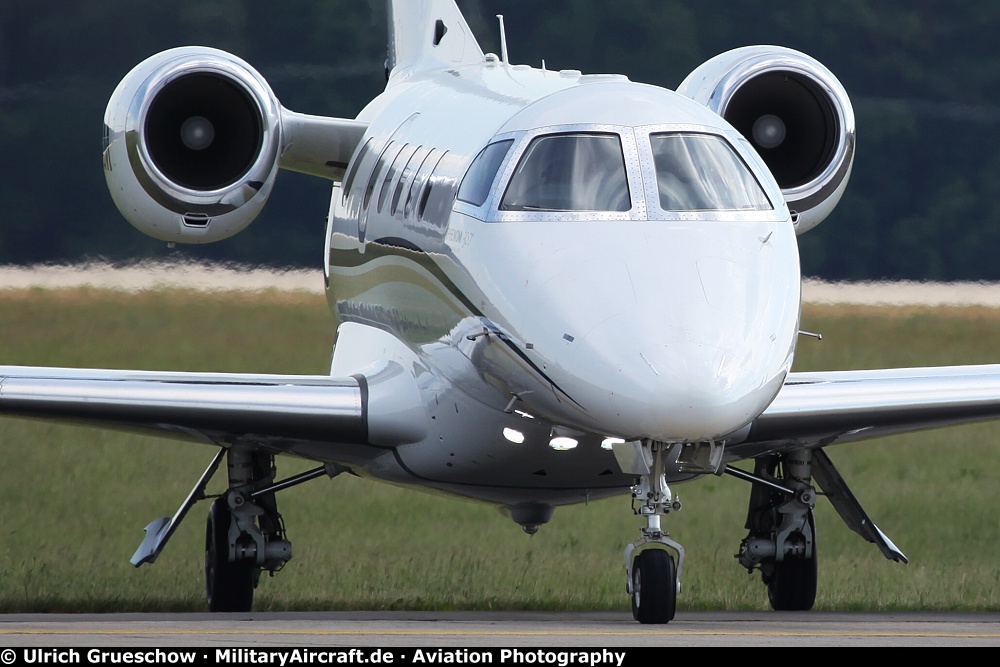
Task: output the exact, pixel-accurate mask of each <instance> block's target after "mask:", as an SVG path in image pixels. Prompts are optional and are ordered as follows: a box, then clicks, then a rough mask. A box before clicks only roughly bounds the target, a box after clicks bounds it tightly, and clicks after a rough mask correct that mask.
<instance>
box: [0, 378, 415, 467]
mask: <svg viewBox="0 0 1000 667" xmlns="http://www.w3.org/2000/svg"><path fill="white" fill-rule="evenodd" d="M0 414H5V415H12V416H20V417H29V418H38V419H46V420H53V419H55V420H61V421H69V422H84V423H91V424H99V425H104V426H109V427H114V428H120V429H124V430H132V431H139V432H150V431H152V432H155V433H158V434H160V435H166V436H171V437H177V438H183V439H189V440H195V441H198V442H203V443H207V444H218V445H224V446H232V445H250V446H255V447H264V448H268V449H271V450H273V451H294V452H296V453H300V454H305V455H307V456H308V457H309V458H315V459H317V460H325V461H338V460H339V461H344V460H355V461H358V460H363V459H365V458H370V456H371V455H373V454H374V453H375V451H373V450H375V448H379V447H386V446H393V445H398V444H403V443H407V442H415V441H417V440H419V439H421V438H422V437H423V436H424V435H425V433H426V416H424V415H425V413H424V410H423V407H422V406H421V405H420V402H419V393H418V392H417V389H416V386H415V384H414V382H413V378H412V376H411V375H409V373H407V372H406V371H404V370H403V369H402V367H400V366H399V365H398V364H394V363H389V364H385V365H383V367H382V368H381V369H379V370H378V371H377V372H373V373H372V374H370V375H355V376H352V377H349V378H339V379H338V378H330V377H325V376H309V375H252V374H235V373H234V374H224V373H167V372H155V371H122V370H101V369H72V368H42V367H28V366H2V367H0Z"/></svg>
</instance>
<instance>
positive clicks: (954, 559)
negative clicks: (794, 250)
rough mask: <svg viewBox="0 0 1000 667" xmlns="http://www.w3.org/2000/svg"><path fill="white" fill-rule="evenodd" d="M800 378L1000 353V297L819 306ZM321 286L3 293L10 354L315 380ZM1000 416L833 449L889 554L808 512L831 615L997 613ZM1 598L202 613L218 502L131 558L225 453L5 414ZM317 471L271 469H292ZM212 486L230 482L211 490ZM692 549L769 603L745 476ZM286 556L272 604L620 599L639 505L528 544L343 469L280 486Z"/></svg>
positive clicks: (674, 526)
mask: <svg viewBox="0 0 1000 667" xmlns="http://www.w3.org/2000/svg"><path fill="white" fill-rule="evenodd" d="M802 326H803V329H806V330H809V331H819V332H821V333H823V334H824V340H823V341H822V342H817V341H815V340H813V339H806V338H804V339H802V340H801V342H800V346H799V356H798V363H797V368H798V369H799V370H810V369H812V370H815V369H836V368H866V367H867V368H872V367H888V366H913V365H938V364H957V363H991V362H997V361H1000V309H985V308H935V309H919V308H906V309H901V308H896V309H871V308H859V307H834V306H824V307H811V308H808V309H807V311H806V313H805V315H804V318H803V323H802ZM331 341H332V331H331V328H330V320H329V317H328V315H327V312H326V307H325V303H324V301H323V298H322V297H321V296H315V295H310V294H305V293H288V292H264V293H258V294H247V293H230V292H223V293H213V294H196V293H194V292H185V291H151V292H143V293H139V294H124V293H121V292H112V291H102V290H95V289H86V288H83V289H66V290H39V289H29V290H9V291H2V292H0V344H2V353H0V364H26V365H66V366H84V367H86V366H93V367H120V368H151V369H172V370H216V371H248V372H279V373H314V372H322V371H323V369H324V368H326V367H327V366H328V363H329V350H330V345H331ZM998 448H1000V424H997V423H994V424H987V425H977V426H967V427H961V428H954V429H946V430H939V431H932V432H927V433H921V434H915V435H910V436H906V437H900V438H891V439H884V440H877V441H871V442H866V443H859V444H854V445H845V446H841V447H834V448H832V449H831V450H830V454H831V457H832V458H833V459H834V461H835V462H836V463H837V464H838V467H839V468H840V470H841V472H842V474H843V475H844V477H845V478H846V479H847V480H848V482H849V483H850V484H851V486H852V488H853V490H854V491H855V493H856V495H857V496H858V497H859V498H860V499H861V501H862V502H863V503H864V505H865V507H866V508H867V509H868V511H869V513H870V514H871V515H872V517H873V518H874V519H875V521H876V522H877V523H878V524H879V526H880V527H881V528H882V529H883V530H884V531H885V532H886V533H887V534H888V535H889V536H890V537H891V538H892V539H893V541H894V542H895V543H896V544H897V546H899V547H900V548H901V549H902V550H903V551H904V553H906V554H907V556H908V557H909V558H910V561H911V562H910V564H909V565H906V566H904V565H898V564H895V563H891V562H888V561H886V560H885V559H883V558H882V556H881V555H880V554H879V552H878V551H877V549H876V548H875V547H874V546H872V545H869V544H867V543H865V542H864V541H863V540H861V538H859V537H857V536H856V535H855V534H854V533H852V532H850V531H849V530H848V529H847V528H846V527H844V526H843V525H842V523H841V522H840V519H839V517H837V516H836V514H835V513H834V511H833V510H832V508H831V507H830V506H829V504H828V503H826V502H825V501H824V500H822V499H821V500H820V504H819V507H818V510H817V523H818V540H817V542H818V547H819V558H820V592H819V595H818V599H817V604H816V607H817V608H820V609H969V610H994V611H996V610H1000V562H998V559H997V556H996V549H997V547H998V546H1000V513H998V512H997V509H996V508H997V507H998V506H1000V463H998V457H997V450H998ZM0 452H2V453H3V459H2V463H0V535H2V536H3V540H2V543H0V558H2V561H3V563H4V567H3V576H2V577H0V611H5V612H13V611H85V610H96V611H142V610H200V609H203V608H204V601H203V574H202V563H203V560H202V559H203V539H204V538H203V536H204V514H205V512H206V511H207V504H205V503H202V504H200V505H198V506H196V507H195V509H194V511H193V512H192V514H191V515H190V516H189V517H188V520H187V521H186V522H185V523H184V524H183V525H182V526H181V528H180V529H179V531H178V533H177V534H176V535H175V536H174V538H173V540H172V541H171V543H170V544H169V545H168V546H167V548H166V550H165V551H164V552H163V554H162V555H161V556H160V559H159V560H158V562H157V563H156V564H155V565H153V566H151V567H150V566H144V567H143V568H141V569H138V570H136V569H134V568H132V566H131V565H129V563H128V559H129V557H130V556H131V555H132V552H133V551H134V550H135V547H136V546H138V544H139V542H140V541H141V539H142V536H143V533H142V527H143V526H145V525H146V523H147V522H148V521H150V520H151V519H153V518H155V517H158V516H166V515H169V514H171V513H172V512H173V511H174V509H175V508H176V506H177V504H178V503H179V502H180V501H181V499H182V498H183V497H184V496H185V494H186V493H187V492H188V491H189V489H190V487H191V485H192V484H193V483H194V481H195V479H196V478H197V477H198V475H199V474H200V473H201V471H202V470H203V469H204V467H205V465H207V463H208V461H209V459H210V458H211V457H212V454H213V450H211V449H209V448H207V447H201V446H199V445H193V444H187V443H179V442H173V441H170V440H161V439H153V438H146V437H139V436H133V435H128V434H121V433H116V432H109V431H102V430H96V429H86V428H75V427H70V426H56V425H51V424H45V423H35V422H30V421H23V420H14V419H2V420H0ZM307 467H310V466H309V465H308V463H306V462H301V461H296V460H282V461H279V473H280V474H281V476H285V475H287V474H292V473H294V472H297V471H299V470H302V469H305V468H307ZM214 490H218V489H214ZM675 490H676V491H677V492H678V493H679V495H680V497H681V499H682V501H683V503H684V509H683V511H681V512H680V513H678V514H677V515H675V516H672V517H670V518H669V519H668V523H667V525H668V527H669V528H670V530H671V532H672V534H673V537H674V538H675V539H677V540H678V541H680V542H681V543H682V544H684V546H685V548H686V549H687V556H688V559H687V563H686V566H685V571H684V577H683V583H684V590H683V592H682V594H681V596H680V598H679V602H678V604H679V607H680V608H681V609H682V610H683V609H764V608H766V594H765V590H764V588H763V586H762V585H761V584H760V582H759V577H758V576H756V575H755V576H753V577H751V576H749V575H747V573H746V572H745V571H744V570H741V569H740V568H739V566H738V565H737V563H736V561H735V559H734V558H733V554H734V553H736V550H737V547H738V544H739V541H740V539H741V538H742V536H743V534H744V529H743V521H744V519H745V511H746V499H747V494H748V492H749V487H748V486H747V485H746V484H744V483H742V482H739V481H736V480H734V479H732V478H729V477H724V478H710V479H706V480H703V481H699V482H695V483H692V484H689V485H681V486H679V487H676V489H675ZM279 499H280V502H281V510H282V513H283V514H284V516H285V521H286V525H287V528H288V531H289V535H290V537H291V538H292V540H293V542H294V545H295V557H294V558H293V560H292V561H291V562H290V563H289V564H288V566H287V567H286V568H285V570H284V571H282V572H281V573H280V574H279V575H278V576H277V577H276V578H274V579H273V580H272V579H266V580H263V581H262V582H261V585H260V588H259V589H258V592H257V598H256V603H255V607H256V608H257V609H259V610H265V609H271V610H279V609H390V608H394V609H431V608H433V609H459V608H462V609H468V608H475V609H622V610H624V609H626V608H627V606H628V599H627V597H626V596H625V593H624V574H623V570H624V568H623V562H622V549H623V547H624V545H625V544H626V543H627V542H630V541H632V540H634V539H635V538H636V537H637V536H638V529H639V526H640V523H641V522H640V520H639V519H637V518H635V517H633V516H632V515H631V512H630V509H629V500H628V498H627V497H622V498H617V499H611V500H605V501H601V502H595V503H592V504H590V505H587V506H577V507H568V508H560V509H558V510H557V511H556V515H555V518H554V519H553V521H552V523H550V524H549V525H546V526H544V527H543V528H542V529H541V531H540V532H539V533H538V534H537V535H535V536H533V537H528V536H527V535H524V534H523V533H522V532H521V529H520V528H519V527H518V526H516V525H515V524H514V523H513V522H511V521H510V520H509V519H506V518H503V517H501V516H500V514H499V513H498V512H496V510H495V509H494V508H492V507H489V506H484V505H478V504H474V503H467V502H462V501H457V500H454V499H449V498H443V497H439V496H434V495H429V494H423V493H419V492H414V491H410V490H406V489H400V488H396V487H391V486H386V485H379V484H375V483H371V482H368V481H365V480H359V479H355V478H348V477H347V476H344V477H339V478H337V479H336V480H334V481H316V482H312V483H310V484H307V485H304V486H301V487H298V488H296V489H292V490H289V491H287V492H285V493H283V494H281V495H280V496H279Z"/></svg>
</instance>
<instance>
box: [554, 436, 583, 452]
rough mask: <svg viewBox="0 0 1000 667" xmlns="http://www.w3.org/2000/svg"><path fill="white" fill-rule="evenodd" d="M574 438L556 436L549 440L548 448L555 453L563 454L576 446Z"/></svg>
mask: <svg viewBox="0 0 1000 667" xmlns="http://www.w3.org/2000/svg"><path fill="white" fill-rule="evenodd" d="M577 444H579V443H577V441H576V438H568V437H566V436H564V435H560V436H556V437H554V438H552V439H551V440H549V447H551V448H552V449H554V450H556V451H557V452H565V451H568V450H570V449H573V448H574V447H576V446H577Z"/></svg>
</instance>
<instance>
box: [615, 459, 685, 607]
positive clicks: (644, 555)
mask: <svg viewBox="0 0 1000 667" xmlns="http://www.w3.org/2000/svg"><path fill="white" fill-rule="evenodd" d="M627 444H628V445H629V446H634V447H635V448H636V452H635V453H636V454H638V455H639V456H636V457H634V458H633V459H632V465H633V466H634V469H633V470H628V472H636V473H638V474H639V475H640V476H639V480H638V483H637V484H636V485H635V486H633V487H632V509H633V510H634V511H635V513H636V514H638V515H640V516H644V517H646V527H645V528H643V529H642V537H641V538H640V539H638V540H636V541H635V542H633V543H632V544H630V545H628V546H627V547H625V570H626V572H627V574H628V581H627V584H626V591H628V594H629V595H630V596H631V597H632V617H633V618H635V620H637V621H639V622H640V623H668V622H670V621H671V620H673V618H674V610H675V609H676V607H677V593H678V592H679V591H680V588H681V584H680V573H681V567H682V566H683V565H684V547H682V546H681V545H680V544H678V543H677V542H675V541H674V540H672V539H670V536H669V534H668V533H667V532H666V531H664V530H663V529H662V528H661V526H660V519H661V517H663V516H666V515H667V514H669V513H670V512H671V511H678V510H680V508H681V503H680V501H679V500H678V499H676V498H674V497H673V495H672V494H671V492H670V487H669V486H667V480H666V476H665V474H664V472H665V466H666V458H667V454H668V453H669V452H670V451H671V449H672V448H671V446H670V445H668V444H666V443H660V442H650V441H643V442H642V443H627ZM616 455H617V453H616ZM619 462H620V463H622V462H623V459H622V458H620V459H619ZM626 467H629V466H628V465H623V469H624V468H626ZM668 550H672V551H673V552H674V553H676V554H677V562H676V565H675V563H674V557H673V555H672V554H671V553H670V551H668ZM633 555H634V557H633Z"/></svg>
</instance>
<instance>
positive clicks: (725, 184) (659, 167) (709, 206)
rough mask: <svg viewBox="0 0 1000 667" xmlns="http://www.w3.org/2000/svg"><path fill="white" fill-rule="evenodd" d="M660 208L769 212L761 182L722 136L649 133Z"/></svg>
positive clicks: (769, 208) (771, 206)
mask: <svg viewBox="0 0 1000 667" xmlns="http://www.w3.org/2000/svg"><path fill="white" fill-rule="evenodd" d="M649 142H650V145H651V147H652V149H653V162H654V164H655V165H656V185H657V190H658V191H659V195H660V208H662V209H663V210H664V211H769V210H771V209H772V208H773V205H772V204H771V202H770V200H768V198H767V195H766V194H764V190H763V189H762V188H761V186H760V183H758V182H757V179H756V178H755V177H754V175H753V173H752V172H751V171H750V169H749V168H748V167H747V166H746V164H745V163H744V162H743V160H742V159H741V158H740V156H739V155H738V154H737V153H736V151H735V150H734V149H733V147H732V146H730V145H729V143H728V142H727V141H726V140H725V139H723V138H722V137H720V136H717V135H714V134H700V133H684V132H681V133H678V132H671V133H659V134H651V135H650V136H649Z"/></svg>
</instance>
